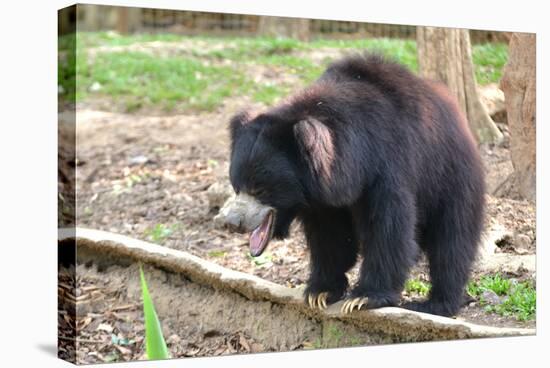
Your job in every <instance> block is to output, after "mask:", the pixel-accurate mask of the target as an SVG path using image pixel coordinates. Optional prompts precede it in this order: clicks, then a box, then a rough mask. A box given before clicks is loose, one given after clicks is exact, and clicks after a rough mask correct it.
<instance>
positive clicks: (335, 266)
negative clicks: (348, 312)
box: [302, 209, 357, 309]
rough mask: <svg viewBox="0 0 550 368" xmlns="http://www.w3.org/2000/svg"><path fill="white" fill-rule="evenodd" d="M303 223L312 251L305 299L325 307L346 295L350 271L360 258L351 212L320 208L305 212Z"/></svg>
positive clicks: (318, 306)
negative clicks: (347, 275) (358, 257)
mask: <svg viewBox="0 0 550 368" xmlns="http://www.w3.org/2000/svg"><path fill="white" fill-rule="evenodd" d="M302 223H303V226H304V231H305V235H306V239H307V244H308V247H309V250H310V254H311V257H310V271H311V272H310V276H309V280H308V282H307V287H306V290H305V292H304V297H305V301H306V303H307V304H309V306H310V307H311V308H319V309H324V308H326V307H327V305H328V304H332V303H335V302H337V301H338V300H340V299H341V298H342V296H343V295H344V293H345V292H346V290H347V287H348V279H347V277H346V272H347V271H348V270H349V269H350V268H351V267H352V266H353V265H354V264H355V262H356V260H357V241H356V238H355V236H354V232H353V225H352V219H351V214H350V212H349V211H347V210H336V209H318V210H316V211H312V212H311V213H308V214H306V215H304V216H302Z"/></svg>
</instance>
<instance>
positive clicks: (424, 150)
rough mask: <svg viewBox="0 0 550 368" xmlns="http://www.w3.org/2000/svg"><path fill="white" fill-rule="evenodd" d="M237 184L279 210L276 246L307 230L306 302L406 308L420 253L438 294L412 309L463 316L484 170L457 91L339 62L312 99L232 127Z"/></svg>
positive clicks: (364, 61) (401, 70) (366, 58)
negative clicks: (358, 300) (404, 296)
mask: <svg viewBox="0 0 550 368" xmlns="http://www.w3.org/2000/svg"><path fill="white" fill-rule="evenodd" d="M230 135H231V167H230V179H231V183H232V185H233V187H234V189H235V191H236V192H237V193H238V192H241V191H243V192H246V193H248V194H250V195H252V196H254V197H255V198H256V199H258V200H259V201H261V202H263V203H265V204H267V205H270V206H272V207H274V208H275V209H276V218H275V230H274V237H276V238H284V237H286V236H288V233H289V227H290V224H291V223H292V221H293V220H294V219H296V218H297V219H298V220H300V221H301V222H302V224H303V229H304V232H305V235H306V239H307V244H308V247H309V250H310V253H311V260H310V267H311V272H310V277H309V280H308V282H307V288H306V298H307V296H308V295H312V296H316V295H318V294H319V293H321V292H328V293H329V298H328V302H329V303H333V302H335V301H337V300H339V299H341V298H342V297H343V296H345V295H346V291H347V289H348V279H347V277H346V275H345V273H346V272H347V271H348V270H349V269H350V268H351V267H353V265H354V264H355V263H356V261H357V257H358V255H359V254H360V255H361V256H362V264H361V269H360V275H359V281H358V283H357V284H356V285H355V286H354V287H353V288H352V290H351V291H350V295H349V296H350V297H364V296H367V297H368V298H369V299H368V304H367V308H378V307H382V306H392V305H397V304H398V303H399V301H400V294H401V291H402V289H403V287H404V283H405V281H406V278H407V277H408V274H409V270H410V268H411V266H413V264H414V263H415V262H416V260H417V259H418V251H419V250H422V251H424V252H425V254H426V255H427V259H428V261H429V266H430V278H431V283H432V289H431V292H430V295H429V298H428V300H427V301H423V302H415V303H408V304H405V305H404V307H405V308H409V309H412V310H417V311H422V312H428V313H433V314H438V315H445V316H451V315H454V314H456V313H457V312H458V311H459V309H460V307H461V305H462V303H463V296H464V287H465V284H466V283H467V281H468V279H469V275H470V271H471V267H472V263H473V261H474V259H475V257H476V252H477V247H478V243H479V240H480V234H481V231H482V224H483V212H484V193H485V186H484V172H483V166H482V163H481V160H480V157H479V153H478V149H477V144H476V142H475V139H474V138H473V135H472V133H471V132H470V130H469V127H468V123H467V121H466V119H465V118H464V116H463V114H462V113H461V112H460V111H459V109H458V107H457V105H456V102H455V101H454V99H453V97H451V95H450V94H449V92H448V91H447V89H446V88H445V87H444V86H442V85H440V84H438V83H436V82H432V81H428V80H425V79H421V78H419V77H417V76H415V75H414V74H413V73H411V72H409V71H408V70H407V69H406V68H405V67H403V66H401V65H399V64H397V63H395V62H392V61H388V60H386V59H385V58H383V57H381V56H378V55H373V54H365V55H355V56H349V57H346V58H344V59H342V60H340V61H337V62H335V63H333V64H331V65H330V66H329V67H328V69H327V70H326V71H325V72H324V74H323V75H322V76H321V77H320V78H319V79H318V80H317V81H316V82H314V83H313V84H312V85H311V86H309V87H308V88H306V89H305V90H304V91H302V92H301V93H299V94H297V95H296V96H294V97H291V98H290V99H288V100H287V101H285V102H283V103H281V104H280V105H278V106H276V107H274V108H271V109H269V110H268V111H266V112H264V113H261V114H258V115H255V116H252V115H250V114H248V113H241V114H238V115H236V116H235V117H233V118H232V119H231V122H230Z"/></svg>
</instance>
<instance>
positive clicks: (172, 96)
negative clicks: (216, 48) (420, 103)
mask: <svg viewBox="0 0 550 368" xmlns="http://www.w3.org/2000/svg"><path fill="white" fill-rule="evenodd" d="M78 59H79V60H81V58H78ZM94 83H99V84H100V85H101V89H100V90H99V91H97V92H91V91H90V87H91V86H92V85H93V84H94ZM244 85H246V83H245V80H244V76H243V75H242V74H240V73H237V72H236V71H235V70H234V69H233V68H230V67H224V66H209V65H206V64H205V63H202V62H200V61H197V60H192V59H186V58H176V57H166V58H159V57H156V56H153V55H149V54H145V53H140V52H118V53H101V54H99V55H97V57H96V59H95V61H94V63H93V64H90V63H89V62H88V61H86V60H82V61H81V62H79V64H78V68H77V85H76V100H77V101H80V100H83V99H84V98H86V97H88V96H90V95H94V94H96V95H99V96H101V95H103V96H105V95H107V96H110V97H112V98H114V99H115V100H122V101H123V102H124V103H125V104H126V107H127V110H133V109H137V108H140V107H142V106H148V105H154V106H158V107H161V108H164V109H166V110H171V109H173V108H174V107H176V105H181V106H182V107H184V108H191V109H198V110H212V109H213V108H215V107H216V106H218V105H220V104H221V102H222V101H223V99H224V98H226V97H229V96H232V95H234V94H235V93H239V91H240V90H241V88H242V87H243V86H244Z"/></svg>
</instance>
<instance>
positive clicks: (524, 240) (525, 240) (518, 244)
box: [514, 234, 531, 250]
mask: <svg viewBox="0 0 550 368" xmlns="http://www.w3.org/2000/svg"><path fill="white" fill-rule="evenodd" d="M530 246H531V238H530V237H528V236H527V235H525V234H516V236H515V238H514V247H515V248H516V249H518V248H519V249H525V250H526V249H528V248H529V247H530Z"/></svg>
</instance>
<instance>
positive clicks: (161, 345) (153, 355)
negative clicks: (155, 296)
mask: <svg viewBox="0 0 550 368" xmlns="http://www.w3.org/2000/svg"><path fill="white" fill-rule="evenodd" d="M139 273H140V278H141V291H142V297H143V314H144V316H145V344H146V345H145V348H146V352H147V358H148V359H169V358H170V354H169V353H168V347H167V346H166V342H165V341H164V337H163V336H162V328H161V327H160V321H159V319H158V317H157V312H156V311H155V306H154V305H153V300H152V299H151V296H150V295H149V289H148V288H147V283H146V281H145V276H144V275H143V269H142V268H141V265H140V266H139Z"/></svg>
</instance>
